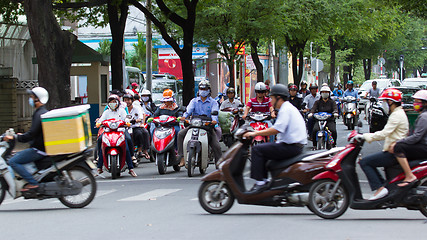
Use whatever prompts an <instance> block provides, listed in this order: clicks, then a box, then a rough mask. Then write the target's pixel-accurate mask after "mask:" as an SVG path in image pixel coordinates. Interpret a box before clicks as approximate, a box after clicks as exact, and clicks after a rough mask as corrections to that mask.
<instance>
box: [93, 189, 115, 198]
mask: <svg viewBox="0 0 427 240" xmlns="http://www.w3.org/2000/svg"><path fill="white" fill-rule="evenodd" d="M113 192H117V189H111V190H98V191H97V192H96V197H101V196H104V195H107V194H110V193H113Z"/></svg>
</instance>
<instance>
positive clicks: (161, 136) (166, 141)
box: [148, 115, 181, 174]
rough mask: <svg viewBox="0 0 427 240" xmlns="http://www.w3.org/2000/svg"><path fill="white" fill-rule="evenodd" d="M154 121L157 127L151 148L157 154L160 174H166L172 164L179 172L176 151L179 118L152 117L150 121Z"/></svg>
mask: <svg viewBox="0 0 427 240" xmlns="http://www.w3.org/2000/svg"><path fill="white" fill-rule="evenodd" d="M151 121H152V122H153V123H154V124H155V125H156V129H154V132H153V141H152V143H151V150H152V152H153V155H155V159H156V165H157V169H158V171H159V174H165V173H166V170H167V167H169V166H172V167H173V170H175V171H176V172H179V170H180V169H181V167H179V166H178V165H179V162H180V161H179V159H178V158H177V157H176V152H175V135H176V134H178V133H177V132H176V131H175V128H174V125H175V124H177V118H176V117H172V116H167V115H161V116H159V117H155V118H154V119H153V118H150V119H149V120H148V122H151Z"/></svg>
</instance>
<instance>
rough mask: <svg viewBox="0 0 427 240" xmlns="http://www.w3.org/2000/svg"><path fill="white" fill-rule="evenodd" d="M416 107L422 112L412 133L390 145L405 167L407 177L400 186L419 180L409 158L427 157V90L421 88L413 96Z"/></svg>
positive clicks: (416, 109)
mask: <svg viewBox="0 0 427 240" xmlns="http://www.w3.org/2000/svg"><path fill="white" fill-rule="evenodd" d="M412 97H413V98H414V99H415V100H414V109H415V111H417V112H421V114H420V115H419V116H418V118H417V120H416V122H415V128H414V132H413V133H412V135H410V136H408V137H406V138H404V139H401V140H398V141H397V142H395V143H392V144H391V145H390V150H389V152H390V153H394V156H395V157H396V159H397V161H398V162H399V164H400V166H401V167H402V169H403V172H404V174H405V179H404V180H403V181H402V183H400V184H398V186H399V187H404V186H407V185H409V184H411V183H413V182H414V181H416V180H417V177H416V176H415V175H414V174H413V173H412V171H411V168H410V167H409V163H408V160H409V161H410V160H420V159H427V90H420V91H418V92H416V93H415V94H414V96H412Z"/></svg>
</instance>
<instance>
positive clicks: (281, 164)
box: [266, 150, 326, 171]
mask: <svg viewBox="0 0 427 240" xmlns="http://www.w3.org/2000/svg"><path fill="white" fill-rule="evenodd" d="M322 152H326V150H316V151H310V152H305V153H301V154H299V155H297V156H295V157H292V158H288V159H284V160H282V161H273V160H269V161H267V164H266V167H267V170H269V171H273V170H277V169H283V168H287V167H289V166H291V165H292V164H295V163H297V162H302V161H303V159H304V158H306V157H308V156H310V155H314V154H318V153H322Z"/></svg>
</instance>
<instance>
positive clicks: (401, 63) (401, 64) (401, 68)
mask: <svg viewBox="0 0 427 240" xmlns="http://www.w3.org/2000/svg"><path fill="white" fill-rule="evenodd" d="M403 61H404V58H403V55H400V59H399V62H400V82H403Z"/></svg>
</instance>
